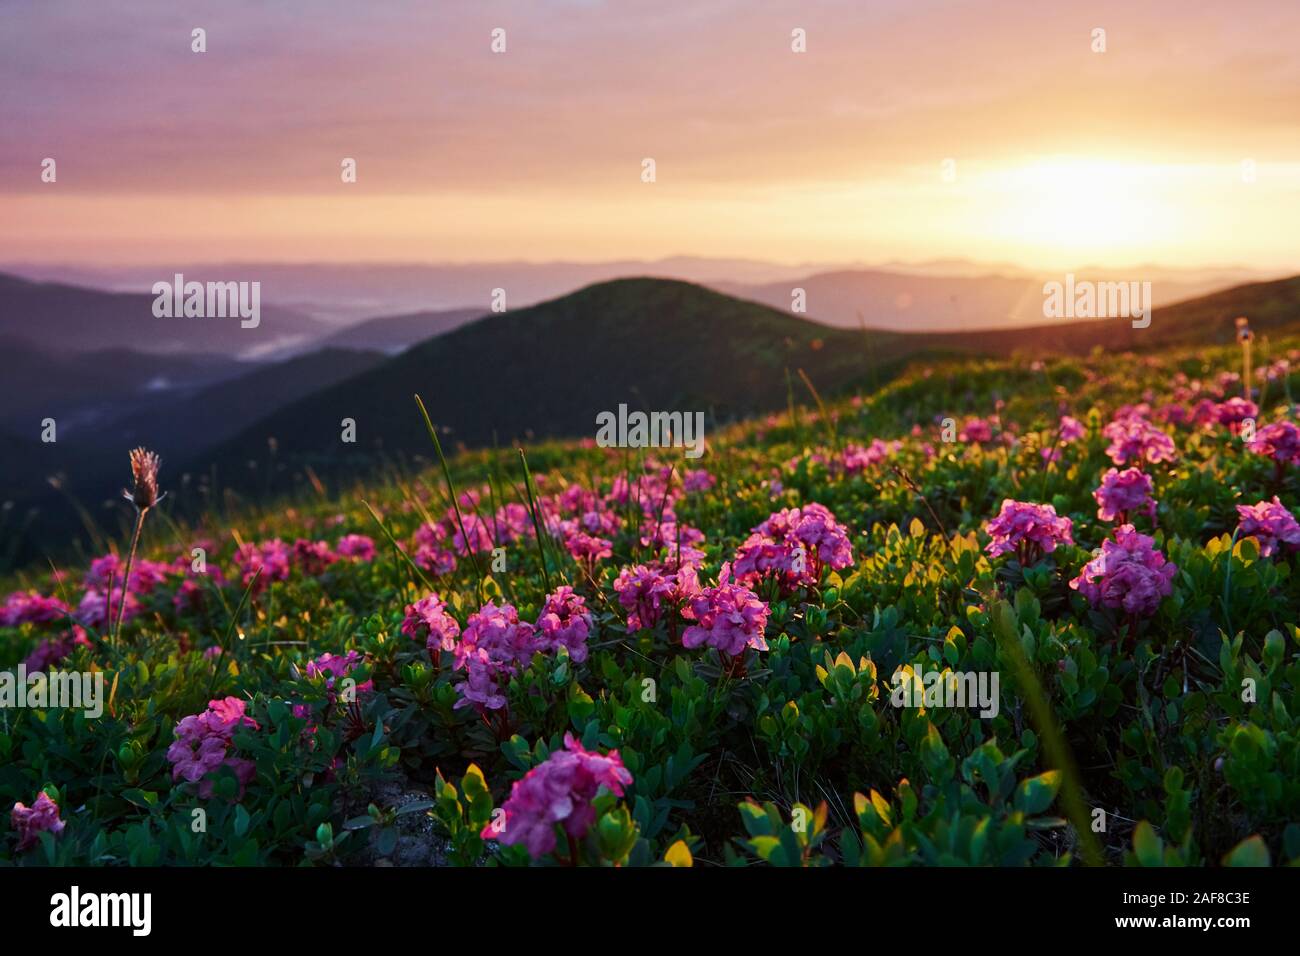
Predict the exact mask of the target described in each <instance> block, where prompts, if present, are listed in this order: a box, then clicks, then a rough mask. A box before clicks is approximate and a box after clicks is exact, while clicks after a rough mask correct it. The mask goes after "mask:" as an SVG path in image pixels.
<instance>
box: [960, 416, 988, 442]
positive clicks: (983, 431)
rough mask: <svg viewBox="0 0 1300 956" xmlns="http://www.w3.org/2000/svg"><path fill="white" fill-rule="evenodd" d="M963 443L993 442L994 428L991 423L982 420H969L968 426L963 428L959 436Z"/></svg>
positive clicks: (967, 420) (967, 421)
mask: <svg viewBox="0 0 1300 956" xmlns="http://www.w3.org/2000/svg"><path fill="white" fill-rule="evenodd" d="M957 437H958V439H960V440H961V441H967V442H974V443H976V444H979V443H981V442H986V441H992V440H993V426H992V424H991V423H990V422H987V421H985V420H984V419H982V418H968V419H966V424H965V425H963V426H962V429H961V431H960V432H959V433H958V434H957Z"/></svg>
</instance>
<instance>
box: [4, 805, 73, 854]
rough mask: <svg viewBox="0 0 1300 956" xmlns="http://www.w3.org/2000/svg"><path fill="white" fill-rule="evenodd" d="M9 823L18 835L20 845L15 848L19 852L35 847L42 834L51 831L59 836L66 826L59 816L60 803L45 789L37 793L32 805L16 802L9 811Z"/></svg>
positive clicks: (50, 832)
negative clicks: (51, 797)
mask: <svg viewBox="0 0 1300 956" xmlns="http://www.w3.org/2000/svg"><path fill="white" fill-rule="evenodd" d="M9 825H10V826H11V827H12V828H13V831H14V833H16V834H17V835H18V845H17V846H16V847H15V849H16V850H17V851H18V852H19V853H25V852H26V851H28V850H30V849H31V848H32V847H34V846H35V845H36V844H37V842H38V841H39V838H40V837H39V835H40V834H42V833H49V834H51V835H53V836H56V837H57V836H58V835H59V834H60V833H62V832H63V828H64V826H66V824H65V823H64V822H63V820H62V819H61V818H60V817H59V805H58V804H57V803H55V802H54V801H53V800H51V799H50V795H49V794H48V793H46V792H45V791H44V790H42V791H41V792H40V793H38V794H36V799H35V800H33V801H32V805H31V806H30V807H28V806H26V805H25V804H22V803H15V804H14V807H13V809H12V810H11V811H9Z"/></svg>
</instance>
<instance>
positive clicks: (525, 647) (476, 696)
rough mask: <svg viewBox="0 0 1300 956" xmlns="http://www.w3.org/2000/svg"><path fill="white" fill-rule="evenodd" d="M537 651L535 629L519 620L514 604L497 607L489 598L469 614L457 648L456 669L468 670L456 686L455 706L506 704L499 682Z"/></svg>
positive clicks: (485, 707) (488, 707)
mask: <svg viewBox="0 0 1300 956" xmlns="http://www.w3.org/2000/svg"><path fill="white" fill-rule="evenodd" d="M538 650H540V643H539V641H538V640H537V636H536V628H534V627H533V625H531V624H529V623H527V622H526V621H523V622H521V621H520V620H519V612H518V611H516V610H515V608H514V605H511V604H503V605H501V606H500V607H497V605H496V604H495V603H494V602H492V601H488V603H487V604H484V605H483V607H482V608H480V609H479V610H478V611H477V612H476V613H474V614H471V615H470V617H469V622H468V623H467V624H466V625H465V630H464V631H463V632H462V633H461V636H460V641H459V643H457V644H456V647H455V654H456V663H455V668H454V669H455V670H463V671H465V680H464V681H462V682H461V683H459V684H457V685H456V689H457V690H458V691H459V692H460V695H461V698H460V700H458V701H456V706H457V707H458V708H459V707H467V706H469V705H471V704H473V705H474V706H475V707H477V708H478V709H479V710H500V709H501V708H503V707H505V706H506V697H505V694H504V693H503V691H502V688H501V686H500V685H501V684H502V683H504V682H506V681H508V680H509V679H510V678H511V677H512V676H514V675H515V674H517V673H518V672H519V669H520V668H521V667H526V666H527V665H528V663H529V662H530V661H531V660H532V659H533V655H534V654H535V653H537V651H538Z"/></svg>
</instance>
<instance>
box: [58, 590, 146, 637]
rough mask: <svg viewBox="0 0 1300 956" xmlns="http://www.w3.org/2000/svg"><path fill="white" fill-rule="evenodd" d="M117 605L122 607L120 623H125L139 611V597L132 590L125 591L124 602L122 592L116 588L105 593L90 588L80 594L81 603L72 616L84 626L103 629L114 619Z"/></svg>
mask: <svg viewBox="0 0 1300 956" xmlns="http://www.w3.org/2000/svg"><path fill="white" fill-rule="evenodd" d="M119 607H124V610H123V612H122V623H124V624H125V623H126V622H127V621H130V620H132V619H134V618H135V617H136V616H137V615H138V614H139V613H140V599H139V598H137V597H136V596H135V593H134V592H132V591H127V592H126V600H125V602H124V601H123V600H122V592H121V591H120V590H118V589H117V588H114V589H113V591H112V592H111V593H107V594H106V593H104V592H103V591H98V590H95V589H94V588H91V589H90V590H88V591H86V593H85V594H83V595H82V597H81V603H80V604H78V605H77V610H76V612H75V613H74V614H73V617H74V618H76V620H77V623H79V624H81V625H83V626H85V627H93V628H95V629H96V630H103V629H104V628H105V627H106V626H107V625H108V622H109V621H111V620H115V619H116V617H117V611H118V608H119Z"/></svg>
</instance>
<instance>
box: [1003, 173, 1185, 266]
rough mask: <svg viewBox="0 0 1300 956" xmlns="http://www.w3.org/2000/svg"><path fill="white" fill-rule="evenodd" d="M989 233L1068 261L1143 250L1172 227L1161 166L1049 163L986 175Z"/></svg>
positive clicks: (1172, 216)
mask: <svg viewBox="0 0 1300 956" xmlns="http://www.w3.org/2000/svg"><path fill="white" fill-rule="evenodd" d="M984 185H985V186H986V187H987V189H988V190H989V194H990V196H989V198H990V201H991V202H992V203H993V204H994V205H995V207H996V208H995V209H993V210H990V214H989V220H990V227H991V231H992V232H993V233H994V234H995V235H997V236H998V237H1000V238H1003V239H1006V240H1014V241H1017V242H1021V243H1026V244H1031V245H1033V246H1035V247H1038V248H1039V249H1042V250H1045V251H1046V250H1055V251H1057V252H1060V253H1068V254H1071V255H1075V256H1079V255H1107V256H1109V255H1113V254H1114V253H1116V252H1117V251H1123V250H1126V249H1136V248H1140V247H1147V246H1150V244H1152V243H1154V242H1157V241H1160V240H1163V239H1165V238H1167V237H1168V236H1169V235H1171V234H1172V232H1173V231H1174V229H1175V228H1176V214H1175V212H1174V210H1173V208H1172V206H1171V205H1170V204H1169V203H1168V202H1166V201H1165V199H1164V198H1163V196H1162V193H1163V192H1164V190H1165V189H1166V188H1167V187H1168V186H1169V185H1170V176H1169V172H1168V171H1167V170H1163V169H1162V168H1161V167H1158V166H1149V165H1141V164H1133V163H1120V162H1109V161H1104V160H1096V159H1071V158H1067V159H1050V160H1044V161H1040V162H1034V163H1030V164H1027V165H1023V166H1017V167H1012V168H1009V169H1003V170H999V171H996V172H992V173H990V174H988V177H987V182H986V183H985V184H984Z"/></svg>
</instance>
